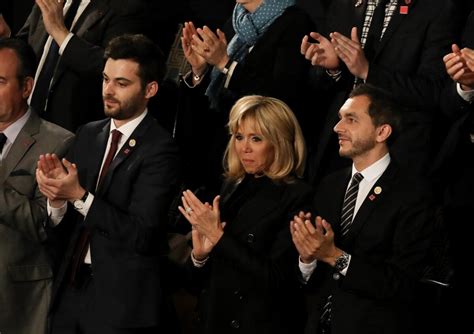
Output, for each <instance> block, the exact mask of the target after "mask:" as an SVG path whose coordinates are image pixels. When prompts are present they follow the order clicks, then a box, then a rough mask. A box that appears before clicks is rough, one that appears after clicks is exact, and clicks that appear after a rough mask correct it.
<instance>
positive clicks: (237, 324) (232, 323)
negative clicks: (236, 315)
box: [230, 320, 240, 329]
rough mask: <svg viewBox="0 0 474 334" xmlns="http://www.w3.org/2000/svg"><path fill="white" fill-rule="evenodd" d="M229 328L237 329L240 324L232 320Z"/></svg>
mask: <svg viewBox="0 0 474 334" xmlns="http://www.w3.org/2000/svg"><path fill="white" fill-rule="evenodd" d="M230 327H232V328H234V329H238V328H239V327H240V323H239V322H238V321H237V320H232V321H231V322H230Z"/></svg>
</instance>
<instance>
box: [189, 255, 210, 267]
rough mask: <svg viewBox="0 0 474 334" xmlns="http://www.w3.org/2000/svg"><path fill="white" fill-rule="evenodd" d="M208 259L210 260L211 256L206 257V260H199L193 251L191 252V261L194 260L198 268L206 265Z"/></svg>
mask: <svg viewBox="0 0 474 334" xmlns="http://www.w3.org/2000/svg"><path fill="white" fill-rule="evenodd" d="M207 260H209V256H208V257H206V258H205V259H204V260H197V259H196V258H195V257H194V254H193V252H191V261H193V264H194V266H195V267H196V268H202V267H204V265H205V264H206V262H207Z"/></svg>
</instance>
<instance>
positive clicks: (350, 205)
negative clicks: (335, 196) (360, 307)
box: [319, 173, 364, 334]
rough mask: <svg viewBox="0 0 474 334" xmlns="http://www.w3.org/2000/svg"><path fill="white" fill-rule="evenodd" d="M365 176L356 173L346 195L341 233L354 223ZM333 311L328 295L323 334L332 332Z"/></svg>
mask: <svg viewBox="0 0 474 334" xmlns="http://www.w3.org/2000/svg"><path fill="white" fill-rule="evenodd" d="M363 178H364V176H363V175H362V174H361V173H355V174H354V176H353V177H352V180H351V184H350V185H349V188H347V190H346V194H345V195H344V203H343V204H342V210H341V233H342V235H343V236H345V235H346V234H347V232H348V231H349V228H350V227H351V224H352V217H354V208H355V203H356V200H357V194H358V192H359V183H360V181H362V179H363ZM331 313H332V295H329V296H328V299H327V300H326V304H324V307H323V313H322V314H321V317H320V318H319V324H320V329H321V330H320V332H321V333H322V334H325V333H331V331H330V325H331Z"/></svg>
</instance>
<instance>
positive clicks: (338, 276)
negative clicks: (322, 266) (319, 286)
mask: <svg viewBox="0 0 474 334" xmlns="http://www.w3.org/2000/svg"><path fill="white" fill-rule="evenodd" d="M332 278H334V279H335V280H336V281H337V280H339V279H340V278H341V274H339V273H334V274H332Z"/></svg>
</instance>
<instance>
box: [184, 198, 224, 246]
mask: <svg viewBox="0 0 474 334" xmlns="http://www.w3.org/2000/svg"><path fill="white" fill-rule="evenodd" d="M219 199H220V196H216V197H215V198H214V201H213V205H212V206H211V205H209V204H208V203H202V202H201V201H200V200H199V199H198V198H197V197H196V195H194V194H193V193H192V191H190V190H186V191H184V192H183V196H182V197H181V200H182V202H183V206H179V207H178V208H179V211H180V212H181V213H182V214H183V216H184V217H186V219H187V220H188V221H189V222H190V223H191V225H192V226H193V229H195V230H196V231H197V232H198V233H199V235H201V236H203V237H205V238H207V239H208V240H209V242H210V243H212V245H213V246H214V245H215V244H217V242H218V241H219V240H220V238H221V237H222V235H223V234H224V231H223V224H221V219H220V211H219ZM202 240H203V239H202V238H200V241H202ZM193 241H194V239H193Z"/></svg>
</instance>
